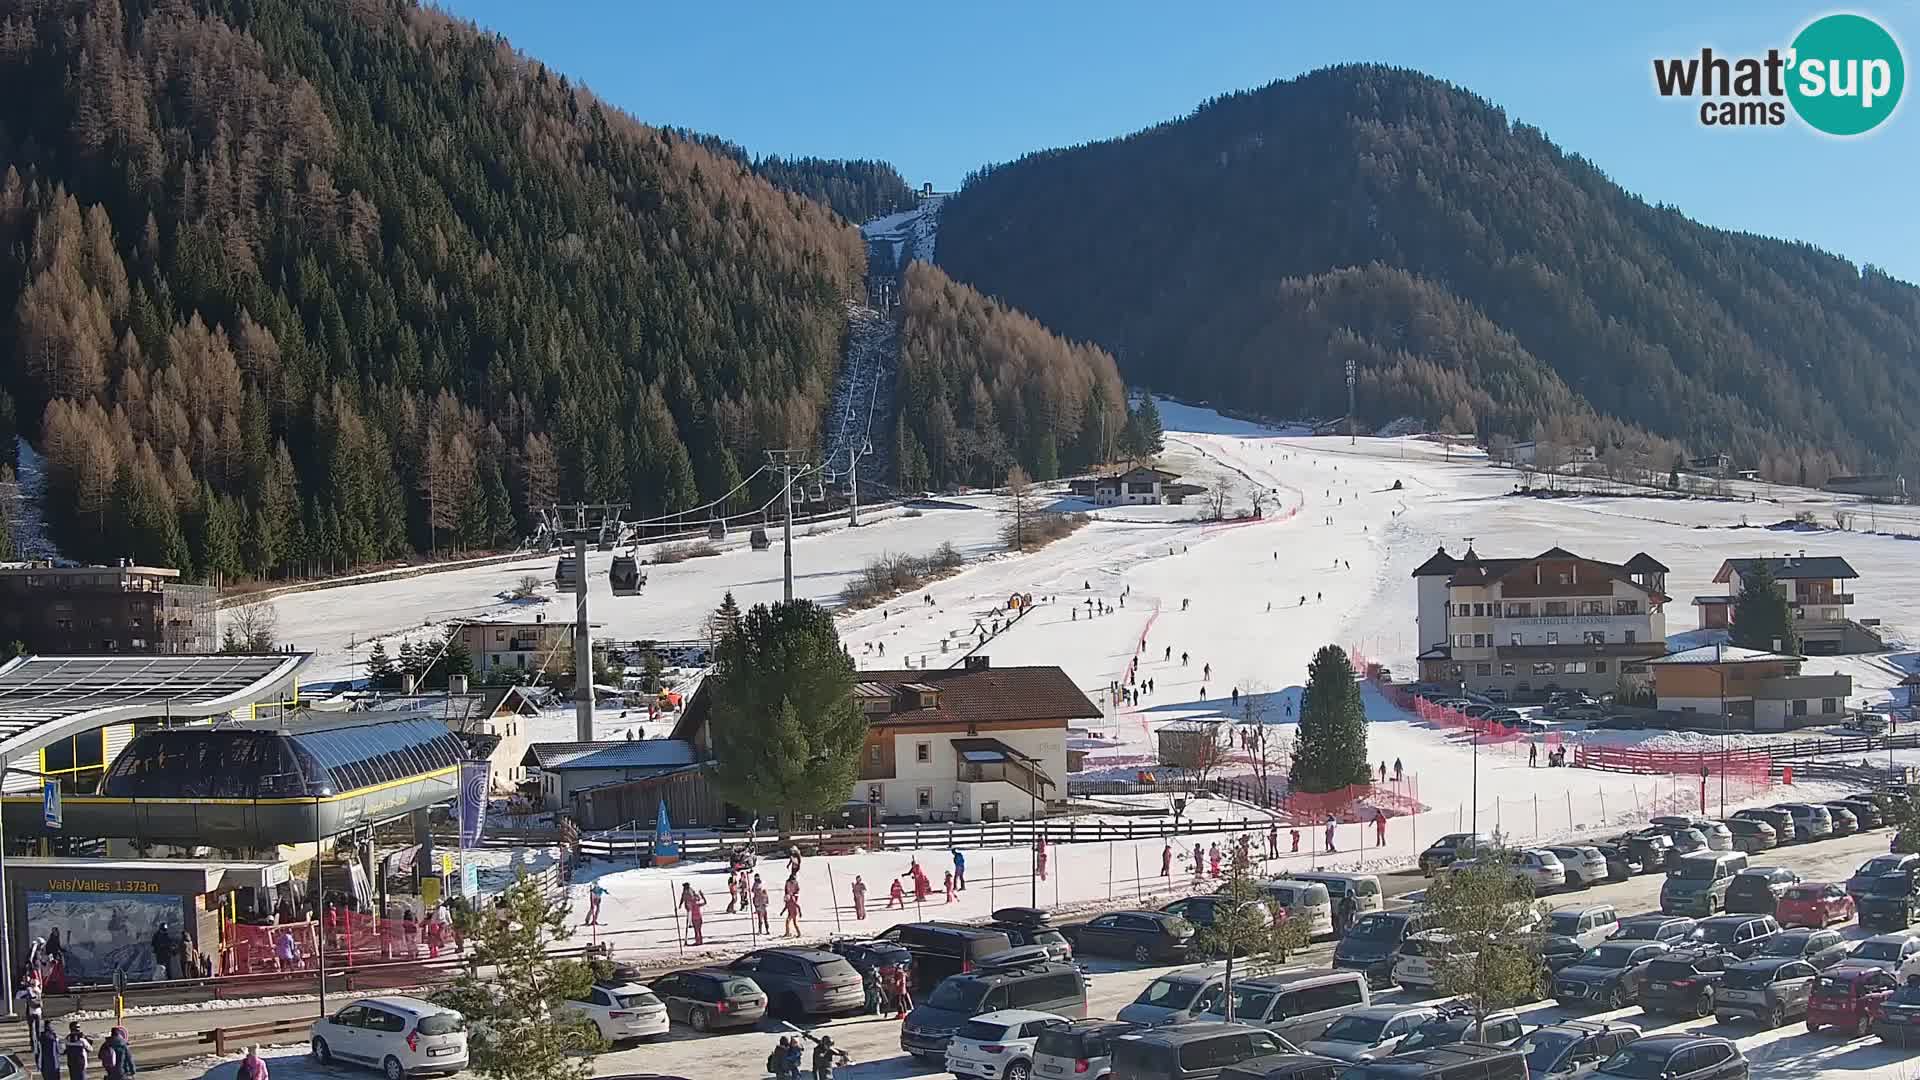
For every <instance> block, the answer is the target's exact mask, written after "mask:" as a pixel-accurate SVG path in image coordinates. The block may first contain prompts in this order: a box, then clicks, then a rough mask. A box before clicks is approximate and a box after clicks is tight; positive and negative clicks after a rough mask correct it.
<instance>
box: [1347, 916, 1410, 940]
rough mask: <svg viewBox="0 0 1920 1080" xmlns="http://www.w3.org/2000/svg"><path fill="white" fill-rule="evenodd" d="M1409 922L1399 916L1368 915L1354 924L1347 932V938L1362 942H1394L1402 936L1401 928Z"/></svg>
mask: <svg viewBox="0 0 1920 1080" xmlns="http://www.w3.org/2000/svg"><path fill="white" fill-rule="evenodd" d="M1406 924H1407V920H1406V919H1404V918H1402V917H1400V916H1398V915H1368V916H1366V917H1365V918H1363V919H1361V920H1360V921H1359V922H1357V923H1354V924H1353V928H1352V929H1350V930H1348V931H1347V937H1349V938H1358V939H1360V940H1362V941H1393V940H1395V939H1396V938H1398V937H1399V936H1400V928H1401V927H1403V926H1405V925H1406Z"/></svg>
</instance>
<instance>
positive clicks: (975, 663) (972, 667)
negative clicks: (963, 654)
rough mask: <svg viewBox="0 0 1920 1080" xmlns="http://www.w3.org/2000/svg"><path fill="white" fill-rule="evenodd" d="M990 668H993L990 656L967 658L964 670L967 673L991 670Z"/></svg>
mask: <svg viewBox="0 0 1920 1080" xmlns="http://www.w3.org/2000/svg"><path fill="white" fill-rule="evenodd" d="M992 666H993V658H992V657H990V656H969V657H967V667H966V670H968V671H985V670H987V669H988V668H991V667H992Z"/></svg>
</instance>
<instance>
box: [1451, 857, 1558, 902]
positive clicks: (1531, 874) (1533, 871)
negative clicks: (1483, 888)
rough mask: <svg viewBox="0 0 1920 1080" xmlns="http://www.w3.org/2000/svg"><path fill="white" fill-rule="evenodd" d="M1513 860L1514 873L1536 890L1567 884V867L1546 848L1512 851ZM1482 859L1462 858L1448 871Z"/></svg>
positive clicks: (1462, 867)
mask: <svg viewBox="0 0 1920 1080" xmlns="http://www.w3.org/2000/svg"><path fill="white" fill-rule="evenodd" d="M1508 857H1509V858H1510V859H1512V860H1513V861H1512V862H1511V863H1510V864H1509V867H1510V868H1511V869H1512V871H1513V872H1514V874H1515V875H1516V876H1518V877H1522V878H1525V879H1526V880H1527V882H1528V883H1529V884H1531V885H1532V886H1533V891H1534V892H1541V893H1543V892H1548V891H1550V890H1553V889H1559V888H1564V887H1565V886H1566V884H1567V868H1566V867H1565V866H1564V865H1562V863H1561V862H1560V856H1558V855H1555V854H1554V853H1553V852H1551V851H1548V850H1547V849H1545V848H1525V849H1522V850H1519V851H1515V852H1512V853H1511V854H1510V855H1509V856H1508ZM1481 862H1482V860H1480V859H1462V860H1460V861H1459V862H1456V863H1454V864H1453V865H1452V866H1449V867H1447V872H1448V873H1453V872H1456V871H1460V870H1465V869H1467V868H1468V867H1472V866H1479V865H1480V864H1481Z"/></svg>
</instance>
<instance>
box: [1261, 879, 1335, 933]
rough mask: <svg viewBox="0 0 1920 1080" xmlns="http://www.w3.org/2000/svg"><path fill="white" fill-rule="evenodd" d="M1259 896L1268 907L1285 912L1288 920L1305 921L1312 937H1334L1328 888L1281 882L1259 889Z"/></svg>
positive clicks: (1306, 883)
mask: <svg viewBox="0 0 1920 1080" xmlns="http://www.w3.org/2000/svg"><path fill="white" fill-rule="evenodd" d="M1260 892H1261V893H1262V895H1264V896H1265V897H1266V900H1267V902H1268V903H1269V904H1272V905H1273V906H1275V907H1277V908H1279V909H1280V910H1282V911H1284V912H1286V913H1287V918H1289V919H1305V920H1306V922H1307V932H1308V934H1310V935H1311V936H1313V937H1315V938H1322V937H1332V936H1333V894H1332V893H1330V892H1328V891H1327V887H1326V886H1325V885H1322V884H1320V883H1319V882H1317V881H1300V880H1296V879H1293V878H1279V879H1277V880H1274V881H1269V882H1267V883H1266V884H1264V885H1262V886H1260Z"/></svg>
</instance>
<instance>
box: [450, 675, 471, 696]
mask: <svg viewBox="0 0 1920 1080" xmlns="http://www.w3.org/2000/svg"><path fill="white" fill-rule="evenodd" d="M466 692H467V677H466V676H465V675H449V676H447V693H449V694H464V693H466Z"/></svg>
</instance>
